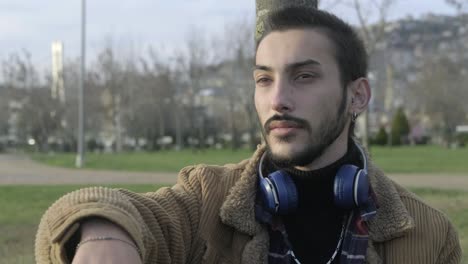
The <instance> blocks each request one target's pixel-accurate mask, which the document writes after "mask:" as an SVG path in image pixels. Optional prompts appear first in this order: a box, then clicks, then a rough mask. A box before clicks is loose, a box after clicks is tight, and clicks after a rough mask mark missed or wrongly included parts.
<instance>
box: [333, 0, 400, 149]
mask: <svg viewBox="0 0 468 264" xmlns="http://www.w3.org/2000/svg"><path fill="white" fill-rule="evenodd" d="M396 1H397V0H368V1H365V3H364V2H363V1H360V0H338V1H334V2H333V5H332V6H336V5H343V6H346V7H348V8H350V9H351V10H353V11H354V13H355V15H356V18H357V20H358V23H359V24H358V27H359V32H360V34H361V36H362V38H363V40H364V43H365V45H366V49H367V53H368V56H369V57H372V56H373V55H374V53H375V52H376V48H377V46H378V44H379V43H380V42H381V41H382V40H383V38H384V37H385V28H386V27H387V25H388V23H389V22H388V17H389V13H390V11H391V9H392V7H393V6H394V4H395V3H396ZM327 7H328V8H331V7H330V5H329V6H327ZM369 14H372V15H369ZM360 120H361V122H362V123H361V127H362V131H361V133H362V143H363V145H364V147H366V148H367V149H368V148H369V110H367V111H365V112H364V113H363V117H362V119H360Z"/></svg>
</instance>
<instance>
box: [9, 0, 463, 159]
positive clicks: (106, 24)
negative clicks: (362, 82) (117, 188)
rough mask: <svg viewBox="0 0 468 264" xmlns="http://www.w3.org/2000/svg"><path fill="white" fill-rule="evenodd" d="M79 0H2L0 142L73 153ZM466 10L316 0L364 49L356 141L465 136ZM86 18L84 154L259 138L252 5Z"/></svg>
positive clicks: (141, 5) (195, 2)
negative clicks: (363, 100) (364, 91)
mask: <svg viewBox="0 0 468 264" xmlns="http://www.w3.org/2000/svg"><path fill="white" fill-rule="evenodd" d="M80 4H81V3H80V2H79V1H74V2H69V1H68V2H63V1H48V2H47V3H43V2H36V1H26V0H21V1H15V2H11V1H8V2H7V1H3V3H0V6H1V10H2V11H1V12H2V16H1V17H2V19H1V20H2V23H1V24H2V26H1V27H2V36H1V41H0V60H1V64H0V73H1V79H0V109H1V111H0V120H1V122H0V146H1V148H2V149H4V150H5V149H11V148H14V149H18V148H20V149H29V150H34V151H39V152H75V151H76V145H77V135H78V134H77V125H78V91H79V78H80V74H79V73H80V43H81V40H80V32H81V22H80V21H81V13H80V8H81V6H80ZM467 6H468V4H467V1H462V0H460V1H458V2H457V1H450V0H447V1H444V0H439V1H436V0H431V1H424V3H423V2H421V1H415V0H413V1H398V0H380V1H377V0H373V1H350V0H341V1H321V2H320V4H319V7H320V8H322V9H325V10H328V11H330V12H332V13H335V14H337V15H339V16H340V17H342V18H344V19H345V20H346V21H348V22H350V23H352V24H353V25H355V27H356V28H357V29H358V30H359V31H360V32H361V33H362V36H363V38H364V40H365V41H366V44H367V47H368V51H369V55H370V64H371V67H370V73H369V79H370V80H371V85H372V92H373V97H372V101H371V104H370V108H369V113H368V118H367V119H366V118H361V119H362V120H360V122H361V123H364V124H362V125H360V126H359V127H358V132H357V135H358V137H360V138H362V137H365V141H366V142H369V143H370V144H377V145H401V144H405V145H408V144H411V145H415V144H428V143H430V144H438V145H442V146H446V147H458V146H464V145H465V143H466V141H467V139H468V137H467V136H466V133H467V130H468V127H467V126H464V125H467V124H468V122H467V113H468V106H467V104H466V103H465V98H468V89H467V88H468V87H467V83H468V82H467V78H468V52H467V51H468V15H467V14H466V12H467V8H468V7H467ZM86 17H87V18H86V35H87V39H86V48H87V49H86V59H85V60H86V73H85V81H84V82H85V83H84V109H85V147H86V150H87V151H90V152H121V151H141V150H145V151H158V150H161V149H184V148H193V149H204V148H232V149H238V148H242V147H244V148H254V147H255V146H256V145H257V144H258V143H259V142H260V133H259V128H258V125H257V117H256V113H255V110H254V108H253V105H252V102H251V100H252V93H253V88H254V85H253V82H252V65H253V54H254V43H253V28H254V22H255V3H254V1H247V0H241V1H232V2H229V1H228V2H225V3H224V2H223V3H222V4H220V3H218V2H217V1H213V0H192V1H188V0H184V1H182V0H176V1H137V2H135V1H126V0H125V1H124V0H122V1H119V2H118V3H115V2H114V1H107V0H106V1H98V2H96V1H90V2H89V3H88V6H87V14H86ZM366 120H368V124H367V126H366V124H365V123H366V122H365V121H366ZM366 127H367V129H365V128H366ZM366 131H367V133H366ZM366 135H367V136H366Z"/></svg>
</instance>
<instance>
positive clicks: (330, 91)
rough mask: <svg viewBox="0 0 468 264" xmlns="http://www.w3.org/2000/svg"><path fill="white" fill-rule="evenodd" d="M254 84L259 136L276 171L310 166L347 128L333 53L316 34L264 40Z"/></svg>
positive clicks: (282, 34)
mask: <svg viewBox="0 0 468 264" xmlns="http://www.w3.org/2000/svg"><path fill="white" fill-rule="evenodd" d="M254 79H255V83H256V85H255V107H256V109H257V114H258V117H259V119H260V122H261V125H262V130H263V131H262V132H263V135H264V137H265V140H266V143H267V145H268V151H269V154H270V157H271V158H272V159H273V161H274V162H275V163H277V164H278V165H280V166H305V165H307V164H310V163H312V161H314V160H315V159H316V158H317V157H319V156H320V155H321V154H322V153H323V152H324V150H325V149H326V148H327V147H328V146H329V145H330V144H332V143H333V142H334V141H335V140H336V138H337V137H338V136H340V134H342V133H344V128H345V127H348V126H349V122H347V121H348V120H349V118H348V114H347V107H346V105H347V100H346V95H345V93H344V92H343V89H344V88H343V84H342V83H341V79H340V73H339V69H338V65H337V63H336V59H335V57H334V47H333V44H332V43H331V41H330V40H329V39H328V37H326V36H325V35H324V34H323V33H320V32H319V31H316V30H312V29H305V30H287V31H281V32H278V31H277V32H272V33H270V34H268V35H267V36H266V37H265V38H264V39H263V40H262V41H261V43H260V44H259V46H258V49H257V55H256V67H255V70H254ZM346 131H347V130H346Z"/></svg>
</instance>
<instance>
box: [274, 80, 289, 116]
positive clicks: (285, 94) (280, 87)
mask: <svg viewBox="0 0 468 264" xmlns="http://www.w3.org/2000/svg"><path fill="white" fill-rule="evenodd" d="M292 93H293V90H292V87H291V86H290V84H289V83H288V81H287V80H277V82H276V83H275V85H274V87H273V92H272V97H271V106H272V109H273V110H275V111H276V112H278V113H290V112H292V111H294V101H293V98H292Z"/></svg>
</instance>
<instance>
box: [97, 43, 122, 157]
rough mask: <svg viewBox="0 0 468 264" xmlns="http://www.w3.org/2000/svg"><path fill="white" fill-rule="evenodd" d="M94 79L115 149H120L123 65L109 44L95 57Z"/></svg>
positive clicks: (118, 150)
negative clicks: (99, 88)
mask: <svg viewBox="0 0 468 264" xmlns="http://www.w3.org/2000/svg"><path fill="white" fill-rule="evenodd" d="M95 68H96V69H95V71H96V76H95V77H96V81H97V82H98V83H99V85H100V86H101V88H102V94H101V96H102V98H103V99H102V100H103V104H104V107H105V109H106V110H107V115H108V117H109V121H110V124H111V126H112V132H111V133H112V135H113V138H114V142H115V150H116V151H117V152H120V151H122V147H123V146H122V140H123V138H122V136H123V131H122V113H123V108H124V107H125V105H124V104H123V100H125V98H124V89H125V79H124V78H125V72H124V65H122V63H121V62H120V61H118V59H117V58H116V57H115V51H114V50H113V49H112V48H111V46H107V47H106V48H105V49H104V50H103V51H102V52H101V53H100V54H99V55H98V58H97V62H96V66H95Z"/></svg>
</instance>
